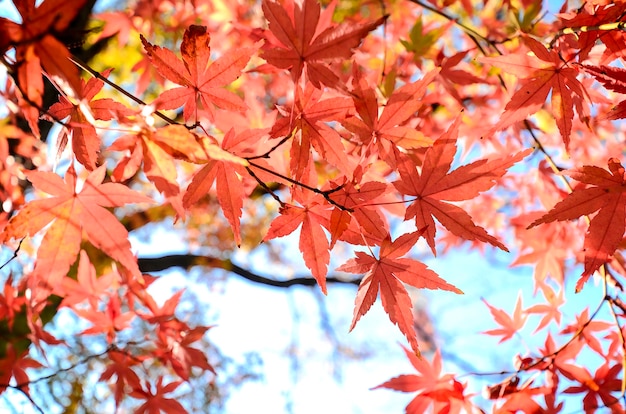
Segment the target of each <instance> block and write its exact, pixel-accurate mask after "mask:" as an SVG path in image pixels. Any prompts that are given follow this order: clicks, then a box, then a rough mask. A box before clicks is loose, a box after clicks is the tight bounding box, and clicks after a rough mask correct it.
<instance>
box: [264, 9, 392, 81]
mask: <svg viewBox="0 0 626 414" xmlns="http://www.w3.org/2000/svg"><path fill="white" fill-rule="evenodd" d="M334 5H335V3H332V5H331V6H329V7H328V8H326V9H325V10H324V12H323V13H322V12H321V8H320V5H319V3H318V2H317V1H316V0H304V1H303V2H302V3H300V2H297V3H296V2H294V1H292V0H289V1H285V2H284V3H282V4H281V3H278V2H276V1H271V0H264V1H263V13H264V14H265V18H266V19H267V20H268V21H269V28H270V33H272V34H273V35H274V36H275V38H276V39H277V40H278V42H280V43H281V44H282V45H281V46H277V47H272V46H269V44H268V46H267V47H266V48H265V49H264V50H263V58H264V59H265V60H267V62H268V63H270V64H271V65H274V66H276V67H277V68H281V69H289V70H290V71H291V75H292V78H293V80H294V82H296V83H297V81H298V80H299V79H300V76H301V75H302V72H303V71H305V70H306V74H307V77H308V80H309V81H310V82H311V83H313V85H315V87H316V88H320V84H324V85H326V86H330V87H337V86H339V84H340V82H339V77H338V76H337V75H336V74H335V73H334V72H333V71H332V70H331V69H329V68H328V65H327V62H328V61H333V60H338V59H346V58H349V57H350V56H351V54H352V49H354V48H355V47H357V46H358V45H359V44H360V43H361V40H362V39H363V38H364V37H365V36H366V35H367V34H368V33H369V32H370V31H372V30H374V29H375V28H376V27H378V26H379V25H380V24H381V23H382V22H383V21H384V20H385V18H384V17H380V18H378V19H377V20H375V21H373V22H368V23H361V24H349V23H343V24H340V25H335V24H333V23H332V16H333V12H334V10H335V7H334ZM274 43H275V42H274Z"/></svg>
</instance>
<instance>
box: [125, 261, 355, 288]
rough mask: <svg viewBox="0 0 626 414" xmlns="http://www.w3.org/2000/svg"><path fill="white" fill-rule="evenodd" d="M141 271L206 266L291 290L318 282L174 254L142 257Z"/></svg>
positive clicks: (334, 280) (338, 280) (342, 281)
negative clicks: (274, 276) (279, 276)
mask: <svg viewBox="0 0 626 414" xmlns="http://www.w3.org/2000/svg"><path fill="white" fill-rule="evenodd" d="M137 261H138V263H139V269H140V270H141V271H142V272H144V273H151V272H160V271H162V270H166V269H170V268H172V267H180V268H183V269H186V270H188V269H190V268H192V267H195V266H206V267H212V268H215V269H223V270H226V271H228V272H231V273H234V274H236V275H238V276H241V277H243V278H244V279H246V280H248V281H250V282H254V283H259V284H262V285H266V286H273V287H279V288H289V287H292V286H315V285H316V284H317V282H316V281H315V279H314V278H312V277H309V276H300V277H295V278H291V279H286V280H276V279H272V278H268V277H264V276H260V275H258V274H256V273H253V272H251V271H249V270H247V269H244V268H243V267H240V266H237V265H236V264H234V263H233V262H232V261H230V260H229V259H219V258H217V257H210V256H199V255H195V254H172V255H167V256H160V257H140V258H139V259H138V260H137ZM326 283H338V284H349V285H356V286H358V285H359V284H360V283H361V279H360V278H359V279H351V280H346V279H342V278H339V277H327V278H326Z"/></svg>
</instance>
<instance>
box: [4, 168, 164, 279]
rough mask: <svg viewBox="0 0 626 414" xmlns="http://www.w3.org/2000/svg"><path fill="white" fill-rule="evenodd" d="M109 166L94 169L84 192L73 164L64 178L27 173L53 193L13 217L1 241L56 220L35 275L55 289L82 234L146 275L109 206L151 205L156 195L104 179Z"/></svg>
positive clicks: (136, 272)
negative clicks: (107, 181)
mask: <svg viewBox="0 0 626 414" xmlns="http://www.w3.org/2000/svg"><path fill="white" fill-rule="evenodd" d="M105 174H106V168H105V167H104V166H102V167H99V168H97V169H96V170H94V171H92V172H91V173H90V174H89V176H88V177H87V179H86V180H85V182H84V184H83V186H82V190H81V191H80V192H78V191H77V190H76V181H77V177H76V172H75V171H74V167H73V166H70V168H69V169H68V170H67V172H66V173H65V180H63V179H61V177H59V176H58V175H57V174H54V173H51V172H41V171H28V172H26V176H27V178H28V179H29V180H30V181H31V182H32V183H33V185H34V186H35V187H36V188H38V189H40V190H42V191H45V192H46V193H48V194H51V195H53V197H50V198H46V199H40V200H33V201H31V202H29V203H28V204H26V206H25V207H24V208H23V209H22V210H21V211H20V212H19V213H18V214H17V215H16V216H14V217H13V218H12V219H11V220H10V221H9V224H8V225H7V227H6V228H5V229H4V232H3V233H2V234H1V235H0V240H1V241H4V240H9V239H12V238H15V239H20V238H22V237H24V236H33V235H34V234H35V233H37V232H39V231H40V230H42V229H43V228H44V227H45V226H47V225H48V224H49V223H51V222H52V225H51V226H50V227H49V228H48V230H47V231H46V234H45V236H44V237H43V240H42V242H41V245H40V246H39V250H38V251H37V261H36V264H35V269H34V275H36V276H38V277H40V278H41V280H42V281H44V282H45V283H47V284H48V286H49V287H53V286H56V285H58V284H59V283H61V280H62V278H63V277H64V276H65V275H66V274H67V272H68V270H69V268H70V266H71V264H72V263H74V261H75V260H76V256H77V255H78V252H79V250H80V243H81V241H82V238H83V232H84V233H85V234H86V235H87V239H88V240H89V241H90V242H91V243H92V244H93V245H94V246H96V247H97V248H99V249H100V250H102V251H103V252H104V253H106V254H107V255H109V256H110V257H111V258H113V259H115V260H117V261H118V262H120V263H121V264H122V265H123V266H124V267H125V268H127V269H128V270H129V271H130V272H132V273H133V275H134V276H137V277H141V273H140V272H139V268H138V267H137V260H136V259H135V256H134V255H133V254H132V252H131V250H130V242H129V241H128V231H126V229H125V228H124V226H123V225H122V224H121V223H120V222H119V220H118V219H117V218H116V217H115V216H114V215H113V214H112V213H111V212H110V211H108V210H107V209H106V208H107V207H119V206H123V205H125V204H127V203H142V202H143V203H147V202H150V203H151V202H152V199H150V198H148V197H146V196H144V195H141V194H139V193H138V192H136V191H133V190H130V189H129V188H128V187H126V186H124V185H122V184H116V183H104V184H102V181H103V180H104V176H105Z"/></svg>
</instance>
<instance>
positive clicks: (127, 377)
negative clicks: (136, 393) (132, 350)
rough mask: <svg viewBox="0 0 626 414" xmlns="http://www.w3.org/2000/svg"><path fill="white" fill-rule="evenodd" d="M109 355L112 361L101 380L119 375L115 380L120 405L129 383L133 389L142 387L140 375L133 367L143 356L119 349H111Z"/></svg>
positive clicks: (116, 396) (116, 400)
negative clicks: (129, 353)
mask: <svg viewBox="0 0 626 414" xmlns="http://www.w3.org/2000/svg"><path fill="white" fill-rule="evenodd" d="M107 357H109V359H110V361H111V363H110V364H108V365H107V367H106V369H105V370H104V372H103V373H102V375H100V381H104V380H108V379H110V378H111V377H112V376H113V375H115V376H116V377H117V378H116V380H115V405H116V406H119V404H120V402H121V401H122V398H123V397H124V393H125V389H126V386H127V385H129V386H130V387H131V388H132V389H141V381H140V380H139V376H138V375H137V373H136V372H135V371H134V370H133V369H132V367H133V366H135V365H137V364H139V362H140V361H141V359H142V358H141V357H137V356H134V355H133V356H131V355H128V354H127V353H125V352H121V351H117V350H110V351H109V352H108V353H107Z"/></svg>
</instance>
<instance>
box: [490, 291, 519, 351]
mask: <svg viewBox="0 0 626 414" xmlns="http://www.w3.org/2000/svg"><path fill="white" fill-rule="evenodd" d="M483 302H485V305H487V307H488V308H489V311H490V312H491V315H492V316H493V319H494V320H495V321H496V323H498V324H499V325H500V326H501V328H498V329H491V330H488V331H485V332H483V333H484V334H487V335H493V336H498V335H502V338H500V342H499V343H502V342H505V341H508V340H509V339H511V338H512V337H513V335H515V334H516V333H517V332H518V331H519V330H520V329H522V328H523V327H524V325H525V324H526V319H528V315H525V314H524V313H525V312H524V309H523V308H522V297H521V296H518V297H517V302H516V303H515V310H514V311H513V317H512V318H511V317H510V316H509V314H508V313H506V312H505V311H503V310H502V309H498V308H496V307H493V306H491V305H490V304H489V303H487V301H486V300H485V299H483Z"/></svg>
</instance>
